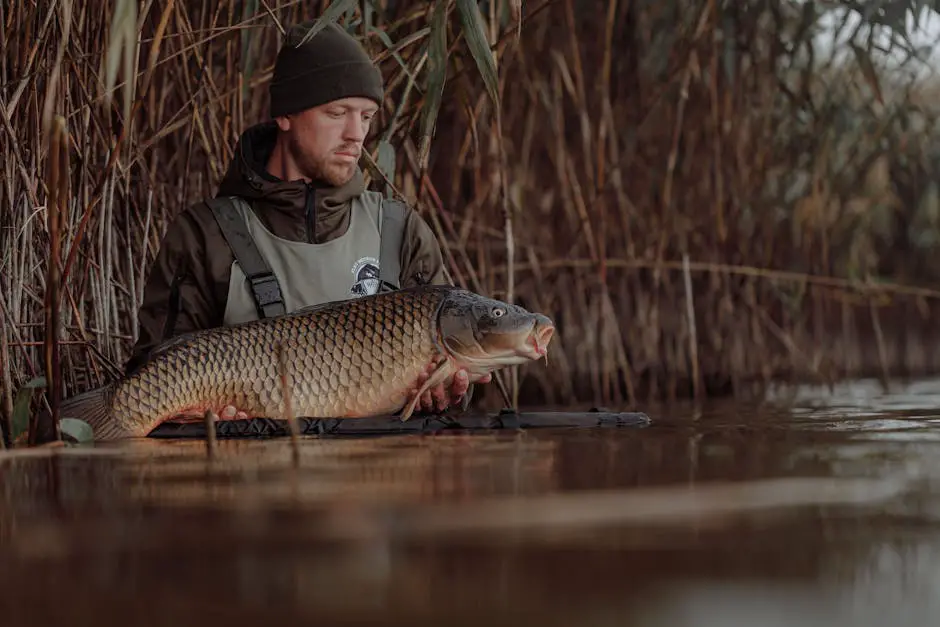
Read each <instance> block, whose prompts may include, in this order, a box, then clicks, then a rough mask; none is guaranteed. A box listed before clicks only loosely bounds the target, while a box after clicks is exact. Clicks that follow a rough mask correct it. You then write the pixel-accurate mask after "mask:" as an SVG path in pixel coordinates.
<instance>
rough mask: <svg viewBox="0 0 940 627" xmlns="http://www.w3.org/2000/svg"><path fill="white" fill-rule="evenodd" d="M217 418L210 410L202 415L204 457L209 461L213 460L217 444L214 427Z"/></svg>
mask: <svg viewBox="0 0 940 627" xmlns="http://www.w3.org/2000/svg"><path fill="white" fill-rule="evenodd" d="M218 421H219V416H218V414H216V413H215V412H214V411H212V410H211V409H207V410H206V411H205V413H204V414H203V423H204V424H205V426H206V457H207V458H208V459H209V460H210V461H211V460H213V459H215V455H216V449H217V448H218V443H217V439H216V427H217V423H218Z"/></svg>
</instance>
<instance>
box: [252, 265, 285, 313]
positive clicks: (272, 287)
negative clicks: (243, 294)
mask: <svg viewBox="0 0 940 627" xmlns="http://www.w3.org/2000/svg"><path fill="white" fill-rule="evenodd" d="M248 282H249V283H250V284H251V291H252V293H253V294H254V296H255V304H256V305H257V307H258V310H259V313H260V314H261V315H262V317H267V316H271V315H278V314H280V313H284V311H285V308H284V299H283V298H282V297H281V288H280V286H279V285H278V282H277V277H276V276H274V273H273V272H259V273H258V274H254V275H252V276H249V277H248ZM272 305H273V308H272V311H270V312H269V311H268V308H269V307H272Z"/></svg>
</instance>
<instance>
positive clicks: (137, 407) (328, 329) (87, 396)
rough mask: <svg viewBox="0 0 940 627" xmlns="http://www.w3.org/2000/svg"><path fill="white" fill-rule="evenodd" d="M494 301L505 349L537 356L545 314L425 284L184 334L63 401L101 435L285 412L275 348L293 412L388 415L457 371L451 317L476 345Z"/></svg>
mask: <svg viewBox="0 0 940 627" xmlns="http://www.w3.org/2000/svg"><path fill="white" fill-rule="evenodd" d="M497 307H498V308H500V309H503V310H504V311H506V312H507V313H506V315H507V316H509V315H512V316H514V317H512V318H505V319H504V320H503V325H504V326H507V325H508V326H507V329H508V331H507V332H506V334H505V336H504V337H509V338H513V339H511V340H505V339H501V340H498V341H500V342H504V343H505V342H509V343H510V346H509V348H507V347H505V346H502V345H499V346H498V348H499V350H500V351H503V352H504V353H505V352H506V351H509V352H508V353H506V354H510V353H511V355H510V357H506V359H509V358H512V359H517V361H513V362H511V363H521V362H522V361H525V360H528V359H533V358H538V357H537V356H535V357H533V356H531V355H529V354H528V353H525V354H526V356H525V357H519V356H518V354H517V353H518V351H519V350H522V348H519V347H524V346H527V345H528V342H529V339H530V338H531V337H533V336H532V333H534V332H535V331H534V330H535V329H537V328H541V329H544V328H545V326H546V325H549V326H550V324H551V322H550V321H549V320H548V319H547V318H545V317H544V316H540V315H538V314H531V313H529V312H527V311H525V310H524V309H522V308H521V307H516V306H511V305H506V304H505V303H500V302H499V301H494V300H490V299H485V298H484V297H482V296H478V295H475V294H473V293H471V292H466V291H464V290H460V289H458V288H453V287H448V286H424V287H420V288H409V289H405V290H398V291H395V292H389V293H384V294H377V295H373V296H366V297H362V298H357V299H351V300H348V301H339V302H335V303H327V304H325V305H320V306H315V307H308V308H305V309H302V310H299V311H296V312H294V313H290V314H287V315H284V316H279V317H276V318H269V319H265V320H259V321H253V322H247V323H243V324H239V325H234V326H230V327H219V328H213V329H206V330H201V331H196V332H193V333H189V334H187V335H184V336H180V337H177V338H175V339H173V340H170V341H169V342H167V343H165V344H163V345H161V346H160V347H158V348H157V349H156V350H155V351H154V352H153V353H152V354H151V356H150V359H149V360H148V362H147V363H146V364H144V365H143V366H141V367H140V368H139V369H138V370H137V371H136V372H134V373H132V374H130V375H128V376H126V377H124V378H122V379H120V380H118V381H116V382H114V383H112V384H110V385H108V386H105V387H103V388H99V389H97V390H92V391H91V392H86V393H84V394H81V395H79V396H76V397H74V398H73V399H70V400H68V401H66V402H65V403H63V405H62V409H63V415H66V414H68V415H70V416H72V417H75V418H80V419H84V420H86V421H87V422H88V423H89V424H90V425H91V426H92V428H93V430H94V431H95V435H96V438H99V439H111V438H117V437H141V436H145V435H146V434H147V433H149V432H150V431H151V430H152V429H153V428H154V427H156V426H157V425H159V424H160V423H161V422H163V421H165V420H168V419H172V418H177V417H180V416H188V417H190V418H191V419H194V418H197V417H198V418H201V417H202V415H203V414H204V412H205V411H206V410H207V409H211V410H213V411H214V412H215V413H217V414H221V412H222V410H223V408H224V407H226V406H228V405H234V406H235V407H236V408H237V409H238V410H240V411H243V412H245V413H246V414H248V415H249V416H252V417H262V416H263V417H269V418H284V417H286V409H287V406H286V403H285V399H284V398H283V394H282V384H281V378H280V369H279V365H278V364H279V362H278V348H279V347H280V349H281V350H282V351H283V357H284V364H285V368H284V375H285V378H286V382H287V387H288V393H289V395H290V405H291V411H292V413H293V414H294V415H295V416H303V417H312V418H326V417H340V418H343V417H355V416H374V415H380V414H389V413H392V412H395V411H397V410H398V409H400V408H402V407H403V406H404V405H405V403H407V402H408V400H409V393H410V391H411V390H412V389H413V388H414V386H415V385H416V382H417V380H418V377H419V375H421V374H422V373H423V372H425V371H426V369H427V368H428V367H429V366H432V365H436V364H439V363H441V362H447V363H445V364H444V365H443V366H442V369H441V370H440V372H436V373H435V374H434V375H433V376H437V377H439V379H440V380H443V377H445V376H449V375H450V374H452V373H453V372H454V371H455V369H456V367H457V363H458V362H459V361H460V356H459V355H454V354H453V353H450V352H447V351H445V349H444V348H443V346H442V345H441V343H440V342H439V336H440V334H441V324H442V323H441V320H442V319H443V317H445V316H446V319H447V326H449V327H453V328H454V329H455V333H457V334H458V335H461V336H462V337H461V340H460V342H458V344H459V345H461V346H467V345H473V344H476V343H477V335H476V334H477V333H479V334H481V337H484V338H485V336H486V333H488V332H489V331H487V329H490V328H492V327H493V324H494V321H493V320H480V321H479V328H477V326H476V321H474V320H471V318H473V317H474V316H483V317H486V316H487V315H488V314H487V312H489V311H492V310H493V309H494V308H497ZM471 312H473V315H471ZM480 312H482V313H480ZM471 323H472V324H471ZM539 325H541V327H539ZM474 329H476V331H474ZM493 335H494V337H495V336H496V334H495V333H494V334H493ZM550 335H551V333H550V332H549V334H548V336H546V337H550ZM512 342H515V343H516V345H515V346H512V345H511V344H512ZM546 343H547V340H546ZM525 351H528V352H531V349H530V348H525ZM500 358H501V359H502V358H503V357H500ZM495 363H496V362H494V364H495ZM506 363H509V362H506ZM503 365H505V364H503ZM495 367H500V366H499V365H496V366H495ZM494 369H495V368H494ZM406 413H408V414H410V409H409V410H407V412H406Z"/></svg>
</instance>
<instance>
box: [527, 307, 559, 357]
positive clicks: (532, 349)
mask: <svg viewBox="0 0 940 627" xmlns="http://www.w3.org/2000/svg"><path fill="white" fill-rule="evenodd" d="M554 335H555V325H554V323H552V321H551V320H550V319H549V318H547V317H546V316H541V315H539V316H536V319H535V322H534V323H533V325H532V331H530V332H529V336H528V337H527V338H526V343H525V350H523V351H522V352H523V354H524V355H525V356H526V357H528V358H529V359H532V360H533V361H537V360H539V359H541V358H543V357H546V356H547V355H548V344H549V342H551V341H552V337H553V336H554Z"/></svg>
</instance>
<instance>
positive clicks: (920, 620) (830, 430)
mask: <svg viewBox="0 0 940 627" xmlns="http://www.w3.org/2000/svg"><path fill="white" fill-rule="evenodd" d="M896 385H897V386H898V387H897V388H896V389H895V390H894V391H892V392H891V393H889V394H885V393H882V392H881V391H880V390H879V388H878V386H877V385H875V384H871V383H869V382H858V383H854V384H852V385H849V386H843V387H840V388H836V389H835V390H834V392H833V393H829V392H828V391H826V390H811V389H807V390H801V391H800V393H799V394H798V395H797V396H796V397H795V398H783V397H779V396H778V397H776V398H774V399H771V401H770V402H768V403H764V404H762V405H761V406H757V405H750V406H749V405H741V404H731V403H728V402H715V403H711V404H708V405H706V406H705V407H703V408H701V409H700V410H695V409H692V408H685V407H681V408H671V409H668V410H666V409H655V410H652V409H651V410H649V411H648V412H647V413H648V414H649V416H650V417H651V418H652V420H653V423H652V424H651V425H650V426H648V427H645V428H627V429H622V430H612V429H603V430H588V429H577V430H554V431H548V430H533V431H529V432H525V433H498V434H479V435H437V436H423V437H422V436H403V437H397V436H396V437H380V438H370V439H316V438H313V437H311V438H304V439H303V440H302V442H301V455H300V464H299V467H298V468H296V469H295V468H293V467H292V465H291V464H292V457H291V445H290V441H289V440H288V439H279V440H273V441H231V440H228V441H220V442H219V443H218V445H219V448H218V451H217V455H216V456H215V457H214V459H212V460H209V459H207V456H206V454H205V444H204V443H203V442H199V441H185V442H184V441H162V440H148V441H140V442H135V443H132V444H129V445H122V446H107V447H105V446H101V447H97V448H94V449H92V450H88V449H79V448H75V449H59V451H58V453H56V454H55V455H50V454H49V452H48V451H46V452H43V453H39V452H35V451H33V452H29V453H28V454H21V453H17V454H13V455H11V454H9V453H8V454H6V455H2V454H0V624H2V625H4V626H24V627H26V626H29V627H38V626H40V625H51V624H60V625H70V626H78V625H94V626H95V627H106V626H110V625H121V626H124V625H128V624H130V625H135V626H142V627H143V626H147V627H150V626H156V625H167V626H170V625H173V626H176V625H210V624H226V625H232V626H241V625H246V626H247V625H253V626H254V625H259V624H271V625H302V624H303V625H310V624H331V625H354V624H371V625H409V626H410V627H414V626H418V625H474V626H479V625H510V624H512V625H518V624H538V625H542V626H545V625H591V626H593V625H598V626H600V625H636V626H643V627H653V626H656V627H659V626H670V627H686V626H688V627H692V626H695V627H706V626H707V627H711V626H713V625H714V626H722V627H732V626H736V625H747V626H749V627H750V626H754V625H761V626H774V627H775V626H778V625H781V626H782V625H799V626H801V627H807V626H815V625H820V626H822V625H826V626H836V625H840V626H841V625H853V626H854V625H879V626H882V625H891V627H902V626H906V625H911V626H914V625H916V626H918V627H922V626H924V625H937V624H940V593H938V591H940V524H938V522H940V489H938V488H940V484H938V481H937V478H938V477H940V380H936V381H921V382H917V383H912V384H908V385H903V386H902V385H900V384H896Z"/></svg>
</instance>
